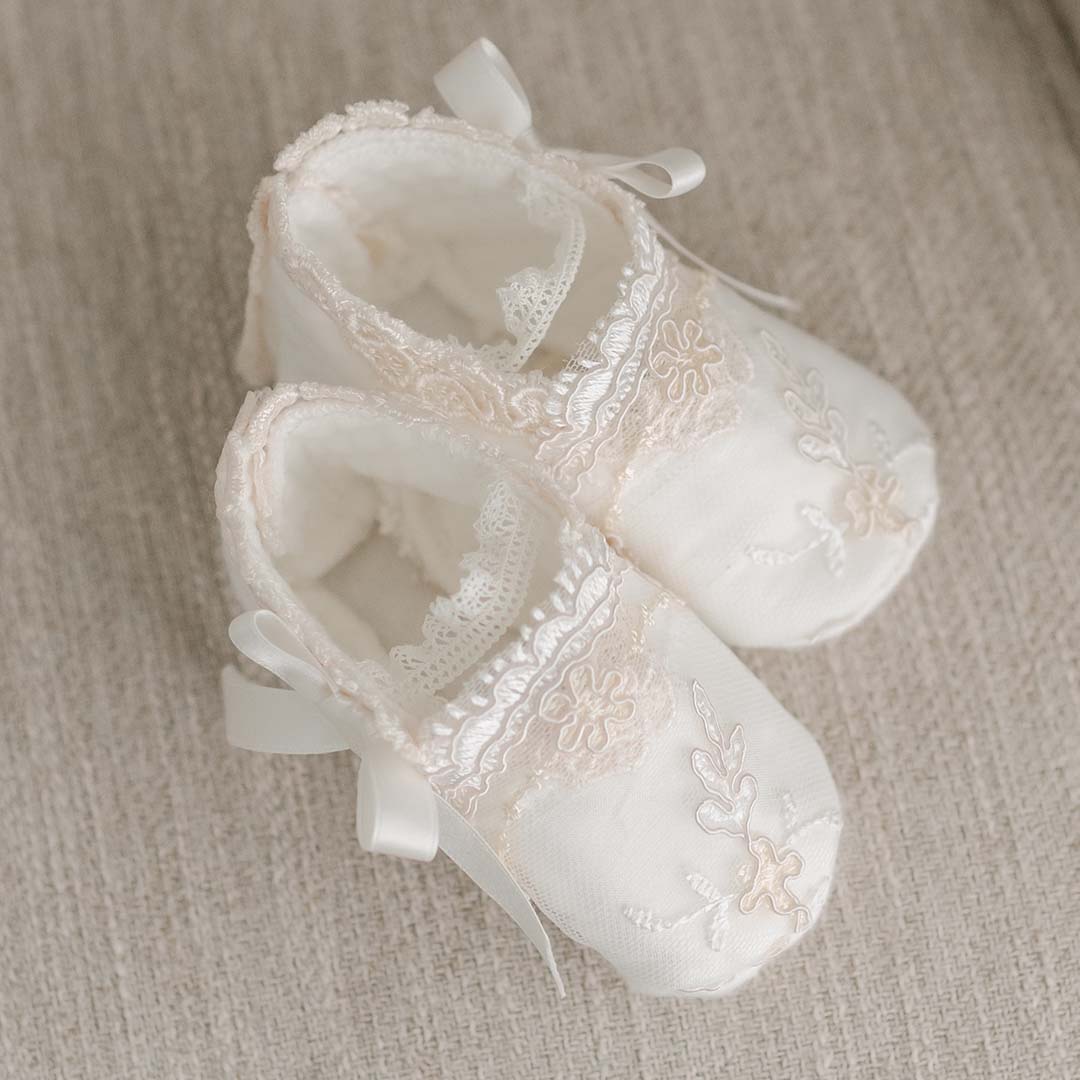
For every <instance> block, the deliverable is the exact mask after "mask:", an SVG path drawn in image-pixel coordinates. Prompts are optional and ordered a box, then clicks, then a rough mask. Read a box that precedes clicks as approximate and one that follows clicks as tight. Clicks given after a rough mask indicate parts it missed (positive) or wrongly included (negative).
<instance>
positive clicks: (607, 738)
mask: <svg viewBox="0 0 1080 1080" xmlns="http://www.w3.org/2000/svg"><path fill="white" fill-rule="evenodd" d="M631 681H632V680H631V678H630V677H629V674H628V673H627V674H623V673H621V672H618V671H607V672H605V673H604V675H603V678H602V679H601V680H600V683H599V685H598V684H597V682H596V673H595V672H594V671H593V669H592V668H591V667H588V666H586V665H580V666H578V667H576V668H574V669H573V671H571V672H570V675H569V677H568V678H567V679H566V681H565V682H564V683H563V685H562V686H561V687H560V688H559V689H558V690H556V691H555V692H554V693H553V694H552V695H551V697H550V698H549V699H548V701H547V702H546V703H545V705H544V707H543V711H542V713H541V715H542V717H543V718H544V719H545V720H546V721H547V722H548V723H549V724H555V725H557V726H558V728H559V749H560V750H563V751H565V752H567V753H572V752H573V751H575V750H577V749H579V748H580V747H581V746H582V745H584V746H585V747H586V748H587V749H588V750H590V751H592V753H594V754H598V753H600V752H601V751H602V750H604V749H605V748H606V747H607V745H608V743H610V742H611V740H612V738H613V737H615V736H616V734H617V733H618V731H619V729H620V728H622V727H624V726H625V725H626V724H628V723H629V722H630V721H631V720H632V719H633V717H634V699H633V688H632V686H631V685H630V683H631Z"/></svg>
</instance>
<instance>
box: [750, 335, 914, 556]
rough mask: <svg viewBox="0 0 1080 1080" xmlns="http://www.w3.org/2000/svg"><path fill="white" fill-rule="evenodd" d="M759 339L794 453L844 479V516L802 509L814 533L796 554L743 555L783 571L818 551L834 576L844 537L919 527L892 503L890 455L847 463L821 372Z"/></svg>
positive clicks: (842, 431)
mask: <svg viewBox="0 0 1080 1080" xmlns="http://www.w3.org/2000/svg"><path fill="white" fill-rule="evenodd" d="M762 340H763V342H764V343H765V347H766V348H767V349H768V351H769V353H770V355H771V356H772V358H773V360H774V361H775V363H776V365H777V367H778V368H780V370H781V371H782V372H783V373H784V375H785V376H786V378H787V381H788V385H787V388H786V389H785V390H784V395H783V396H784V404H785V405H786V406H787V410H788V412H789V413H790V414H791V416H792V417H793V418H794V419H795V421H796V422H797V423H798V425H799V430H800V431H801V434H800V435H799V438H798V441H797V443H796V445H797V446H798V448H799V453H800V454H802V455H803V457H805V458H807V459H808V460H809V461H814V462H820V463H824V464H828V465H831V466H832V467H833V468H835V469H837V470H839V471H840V472H841V473H844V474H845V475H846V476H847V478H848V479H847V487H846V490H844V492H843V495H842V496H841V505H842V506H843V508H844V510H845V511H846V514H845V515H844V516H842V518H841V520H839V521H833V520H832V518H831V517H830V516H829V515H828V514H827V513H826V511H825V510H823V509H822V508H821V507H819V506H813V505H812V504H808V505H804V506H802V507H800V512H801V513H802V515H803V516H804V517H805V518H806V519H807V520H808V521H809V522H810V524H811V526H812V527H813V528H814V530H815V532H816V536H815V538H814V539H812V540H810V541H809V542H808V543H806V544H804V545H803V546H802V547H801V548H799V549H798V550H796V551H780V550H776V549H773V548H762V547H750V548H748V549H747V554H748V555H749V556H750V558H751V559H753V561H754V562H756V563H759V564H761V565H765V566H786V565H789V564H791V563H793V562H795V561H796V560H798V559H801V558H802V557H803V556H805V555H807V554H809V553H810V552H811V551H813V550H815V549H816V548H819V547H821V548H824V551H825V556H826V562H827V565H828V568H829V570H830V572H831V573H832V574H833V576H834V577H840V576H841V575H842V574H843V570H844V564H845V562H846V550H845V536H846V535H848V534H850V535H852V536H855V537H859V538H865V537H867V536H870V535H871V534H873V533H878V532H881V533H908V534H909V535H914V534H917V533H918V531H919V522H918V520H917V519H915V518H911V517H909V516H908V515H907V514H905V513H904V512H903V511H902V510H901V509H900V508H899V507H898V506H897V505H896V503H895V500H896V499H897V498H898V497H899V495H900V478H899V477H898V476H897V475H896V473H895V472H893V471H892V467H891V458H892V456H893V455H891V454H884V453H883V454H882V455H881V464H880V466H878V465H872V464H869V463H867V462H860V461H855V460H853V458H852V456H851V452H850V450H849V448H848V431H847V424H846V423H845V421H844V418H843V416H842V415H841V413H840V411H839V410H838V409H836V408H834V407H832V406H831V405H830V404H829V397H828V392H827V390H826V388H825V380H824V379H823V378H822V376H821V372H820V371H817V370H815V369H813V368H811V369H810V370H808V371H800V370H799V369H798V368H796V367H795V365H794V364H793V363H792V362H791V361H790V360H789V359H788V356H787V354H786V353H785V352H784V349H783V347H782V346H781V345H780V342H778V341H777V340H776V339H775V338H774V337H773V336H772V335H771V334H769V333H767V332H764V331H763V332H762ZM872 430H873V432H874V437H875V442H876V443H877V444H878V447H879V451H880V449H881V447H882V445H883V442H884V433H883V432H881V429H880V428H879V427H877V425H874V426H873V428H872Z"/></svg>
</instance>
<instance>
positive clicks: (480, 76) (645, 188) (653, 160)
mask: <svg viewBox="0 0 1080 1080" xmlns="http://www.w3.org/2000/svg"><path fill="white" fill-rule="evenodd" d="M434 83H435V89H436V90H438V91H439V94H440V95H441V97H442V99H443V101H445V102H446V104H447V106H448V107H449V109H450V111H451V112H452V113H453V114H454V115H455V116H457V117H459V118H460V119H462V120H465V121H467V122H468V123H470V124H473V125H474V126H475V127H480V128H487V129H488V130H490V131H498V132H501V133H502V134H503V135H506V136H508V137H509V138H510V139H513V140H514V141H515V142H518V143H521V144H523V145H525V146H529V147H533V148H538V147H540V146H542V145H543V144H542V143H541V142H540V140H539V138H537V135H536V132H535V130H534V129H533V112H532V106H531V105H530V104H529V98H528V95H527V94H526V93H525V89H524V87H523V86H522V85H521V80H520V79H519V78H518V77H517V74H516V73H515V72H514V69H513V68H512V67H511V66H510V61H509V60H507V59H506V57H505V56H504V55H503V54H502V52H501V51H500V50H499V48H498V47H497V46H496V45H495V44H494V43H493V42H491V41H489V40H488V39H487V38H479V39H478V40H476V41H474V42H473V43H472V44H471V45H469V46H467V47H466V48H464V49H462V51H461V52H459V53H458V54H457V56H455V57H454V58H453V60H451V61H450V62H449V63H448V64H446V65H445V66H444V67H442V68H441V69H440V70H439V71H438V72H436V74H435V78H434ZM552 149H554V150H555V152H556V153H558V154H562V155H563V156H564V157H568V158H571V159H572V160H574V161H577V162H579V163H580V164H582V165H584V166H585V167H586V168H590V169H594V170H595V171H596V172H599V173H601V174H602V175H604V176H606V177H607V178H608V179H609V180H616V181H618V182H619V183H620V184H625V185H626V186H627V187H629V188H632V189H633V190H634V191H636V192H637V193H638V194H639V195H644V196H645V197H646V198H649V199H673V198H675V197H677V196H679V195H685V194H686V193H687V192H689V191H693V190H694V188H696V187H698V186H699V185H700V184H701V182H702V181H703V180H704V179H705V162H704V160H703V159H702V157H701V155H700V154H699V153H697V152H696V151H694V150H689V149H687V148H686V147H685V146H671V147H668V148H667V149H665V150H658V151H657V152H656V153H654V154H647V155H645V156H643V157H642V156H634V155H631V156H624V155H620V154H596V153H590V152H588V151H584V150H569V149H565V148H561V147H554V148H552ZM648 217H649V223H650V224H651V225H652V227H653V228H654V229H655V230H656V232H657V235H658V236H659V237H660V238H661V239H662V240H663V241H664V243H665V244H667V245H668V247H670V248H671V249H672V250H673V251H675V252H676V253H677V254H678V255H679V256H681V257H682V258H683V259H685V260H686V261H687V262H690V263H692V264H693V265H695V266H697V267H698V268H699V269H701V270H704V271H705V272H706V273H709V274H712V275H713V276H714V277H716V278H718V279H719V280H720V281H722V282H724V284H725V285H728V286H729V287H731V288H732V289H735V290H736V292H740V293H742V294H743V295H744V296H747V297H749V298H750V299H752V300H757V301H758V302H759V303H762V304H767V305H769V306H770V307H774V308H779V309H781V310H783V311H796V310H798V304H796V303H795V302H794V301H793V300H790V299H789V298H788V297H786V296H781V295H779V294H778V293H772V292H767V291H766V290H764V289H759V288H757V287H756V286H754V285H749V284H747V283H746V282H745V281H740V280H739V278H736V277H732V275H731V274H727V273H725V272H724V271H723V270H719V269H718V268H717V267H715V266H713V265H712V264H711V263H708V262H706V261H705V260H704V259H702V258H701V257H700V256H698V255H695V254H694V253H693V252H692V251H690V250H689V248H687V247H685V246H684V245H683V244H682V243H680V242H679V241H678V240H677V239H676V238H675V237H674V236H672V234H671V233H670V232H669V231H668V230H667V229H666V228H664V226H663V225H661V224H660V222H658V221H657V220H656V218H655V217H653V215H652V214H648Z"/></svg>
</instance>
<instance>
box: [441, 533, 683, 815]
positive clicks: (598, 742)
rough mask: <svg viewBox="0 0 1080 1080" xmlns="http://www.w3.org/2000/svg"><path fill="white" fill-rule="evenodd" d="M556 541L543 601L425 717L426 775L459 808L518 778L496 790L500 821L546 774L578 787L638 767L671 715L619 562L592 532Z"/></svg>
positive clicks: (664, 683) (469, 809) (472, 806)
mask: <svg viewBox="0 0 1080 1080" xmlns="http://www.w3.org/2000/svg"><path fill="white" fill-rule="evenodd" d="M563 545H564V550H566V551H567V558H566V562H565V564H564V567H563V569H562V570H561V571H560V572H559V574H558V575H557V576H556V579H555V590H554V592H553V593H552V596H551V598H550V600H549V601H548V603H547V604H546V605H545V606H544V607H543V608H538V609H536V610H535V611H534V612H533V613H532V619H531V622H530V624H529V625H527V626H524V627H522V629H521V631H520V637H519V640H518V641H517V642H515V643H514V645H513V646H511V647H510V648H509V649H507V650H506V651H505V652H504V653H503V654H502V655H501V656H500V657H497V658H496V660H495V661H494V662H493V663H492V664H491V665H489V667H488V669H487V670H486V671H485V673H484V674H483V676H482V677H481V678H480V679H479V680H477V681H476V682H475V683H474V685H473V686H471V687H470V688H469V689H468V691H467V692H465V693H463V694H462V695H461V696H460V697H459V699H458V700H457V701H456V702H454V703H453V704H452V705H450V706H448V707H447V709H446V711H445V714H444V715H442V716H438V717H435V718H433V720H432V722H431V725H430V728H429V734H430V742H431V744H433V745H435V746H437V747H440V748H441V749H440V750H439V751H437V758H438V761H437V766H436V768H435V770H434V772H433V773H432V781H433V783H434V784H435V785H436V787H438V789H439V791H440V793H441V794H442V795H443V796H444V797H445V798H448V799H449V800H450V801H451V802H452V803H453V804H454V805H455V806H456V807H457V808H458V809H459V810H461V812H462V813H465V814H469V815H471V814H473V813H474V812H475V811H476V809H477V807H478V804H479V803H480V801H481V800H482V799H484V798H485V796H487V795H488V794H489V792H492V791H493V788H494V787H495V785H496V782H497V781H498V780H499V778H500V777H502V776H503V775H504V774H506V773H507V772H508V771H512V774H513V776H514V777H515V778H517V779H516V780H515V781H514V784H515V785H516V786H515V787H514V788H513V789H510V788H508V787H507V785H505V784H503V785H501V786H500V788H499V793H498V801H499V802H500V803H501V804H502V805H503V806H504V808H505V812H506V815H507V821H509V820H510V818H511V817H512V816H513V814H514V813H515V812H516V809H517V807H518V806H519V805H520V801H521V799H522V798H523V797H524V795H526V794H527V793H528V792H529V791H530V790H535V789H536V788H537V787H539V786H541V785H542V784H543V783H544V782H545V781H547V780H549V779H553V778H558V779H561V780H563V781H564V782H570V783H581V782H584V781H587V780H589V779H592V778H594V777H595V776H598V775H601V774H605V773H608V772H611V771H614V770H621V769H628V768H634V767H635V766H636V765H637V763H638V761H639V760H640V757H641V754H642V753H644V750H645V748H646V746H647V744H648V737H649V734H650V733H652V732H654V731H656V730H659V729H660V728H661V727H662V726H663V725H664V724H666V723H667V721H668V719H669V717H670V715H671V700H672V699H671V690H670V683H669V681H668V678H667V675H666V673H664V672H662V671H660V670H658V669H657V668H656V667H655V666H654V665H653V664H651V662H650V661H649V659H648V654H647V652H646V650H645V648H644V625H645V619H646V613H645V612H644V611H643V610H641V609H640V607H637V608H635V607H634V606H633V605H631V606H630V607H627V606H626V605H624V604H622V603H621V601H620V590H621V584H622V577H623V574H624V573H625V568H624V567H622V566H621V565H620V566H616V562H615V560H616V557H615V556H614V553H613V552H612V551H611V549H610V547H609V546H608V545H607V544H606V543H605V542H604V540H603V537H602V536H600V535H599V534H598V533H596V532H595V531H594V530H592V529H587V530H584V531H583V532H582V533H572V532H564V537H563ZM620 563H621V561H620ZM522 778H523V779H522ZM492 797H493V798H494V797H495V796H494V795H492Z"/></svg>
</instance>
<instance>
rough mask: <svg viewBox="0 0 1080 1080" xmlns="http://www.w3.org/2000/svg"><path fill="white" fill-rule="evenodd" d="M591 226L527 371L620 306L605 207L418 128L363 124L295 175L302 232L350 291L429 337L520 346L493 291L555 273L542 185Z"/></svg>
mask: <svg viewBox="0 0 1080 1080" xmlns="http://www.w3.org/2000/svg"><path fill="white" fill-rule="evenodd" d="M538 190H542V191H544V192H545V193H546V195H545V201H549V200H550V199H551V198H552V197H554V199H556V200H557V201H558V203H559V204H561V205H562V206H563V207H565V208H566V209H567V212H568V213H571V214H573V216H574V217H575V218H577V219H578V220H580V221H581V222H582V223H583V225H584V239H585V243H584V253H583V256H582V260H581V264H580V266H579V268H578V271H577V274H576V276H575V278H574V282H573V285H572V287H571V288H570V291H569V294H568V295H567V297H566V298H565V300H564V301H563V302H562V304H561V306H560V307H559V309H558V311H557V313H556V314H555V317H554V319H553V321H552V322H551V323H550V325H549V327H548V329H547V332H546V335H545V337H544V341H543V343H542V345H541V346H540V348H538V349H537V350H536V352H535V353H534V355H533V357H532V359H531V361H526V365H525V366H529V367H538V368H542V369H544V370H550V371H554V370H557V369H558V368H559V367H561V366H562V365H564V364H565V362H566V361H567V360H568V359H569V357H570V356H571V355H572V354H573V353H574V351H575V350H576V348H577V347H578V345H579V344H580V343H581V341H582V339H583V338H584V337H585V336H586V335H587V334H588V332H589V331H590V330H591V329H592V328H593V326H594V325H595V323H596V321H597V320H598V319H599V318H601V317H602V316H603V315H604V314H605V313H606V312H607V311H608V309H609V308H610V307H611V305H612V304H613V303H614V302H615V299H616V297H617V292H618V283H619V279H620V275H621V273H622V270H623V267H624V266H625V265H626V264H627V262H628V261H629V259H630V255H631V252H630V246H629V242H628V239H627V236H626V231H625V229H624V227H623V226H622V225H621V224H620V223H619V222H618V221H617V220H616V218H615V216H614V214H613V213H612V211H611V210H610V209H608V208H607V207H605V206H604V205H603V204H602V203H600V202H598V201H597V200H595V199H593V198H591V197H589V196H586V195H585V193H584V192H582V191H580V190H578V189H576V188H574V187H572V186H571V185H569V184H566V183H563V182H562V181H560V180H558V179H557V178H555V177H552V176H551V175H550V174H548V173H545V172H542V171H541V170H539V169H534V168H532V167H530V166H528V165H526V164H525V163H524V162H522V160H521V159H520V158H519V157H518V156H517V155H515V154H514V153H512V152H510V151H507V150H504V149H502V148H500V147H491V146H487V145H485V144H481V143H477V142H474V141H472V140H469V139H467V138H463V137H461V136H456V135H450V134H447V133H444V132H432V131H425V130H422V129H419V130H417V129H405V130H395V131H392V132H387V131H358V132H351V133H347V134H344V135H342V136H339V137H338V138H337V139H335V140H334V141H333V142H332V143H330V144H327V145H325V146H324V147H321V148H320V149H319V151H317V152H316V153H315V154H313V155H312V157H311V158H310V159H309V161H308V162H307V163H306V164H305V166H304V168H303V169H302V170H301V171H300V172H299V173H297V174H295V175H294V177H293V178H292V180H291V181H290V193H289V216H290V221H291V223H292V227H293V229H294V232H295V235H296V236H297V238H298V239H299V240H300V242H301V243H302V244H304V246H306V247H307V248H308V249H309V250H311V251H312V252H313V253H314V254H315V255H316V256H317V257H319V258H320V259H321V260H322V261H324V263H325V264H326V265H327V266H329V268H330V269H331V270H332V271H333V273H334V274H335V276H336V277H337V278H338V279H339V280H340V281H341V282H342V283H343V285H344V286H345V287H346V288H347V289H348V290H349V291H350V292H352V293H353V294H354V295H356V296H359V297H361V298H362V299H364V300H366V301H368V302H369V303H371V304H372V305H374V306H375V307H377V308H379V309H382V310H386V311H388V312H390V313H391V314H392V315H394V316H396V317H397V318H399V319H401V320H402V321H403V322H405V323H406V324H407V325H408V326H410V327H411V328H412V329H414V330H416V331H417V332H418V333H420V334H422V335H425V336H427V337H430V338H438V339H443V338H448V337H451V336H453V337H455V338H456V339H457V340H458V341H461V342H462V343H465V344H470V345H474V346H483V345H492V344H498V343H501V342H507V341H512V340H513V339H512V337H511V335H509V334H508V332H507V330H506V327H505V322H504V317H503V311H502V308H501V305H500V302H499V298H498V293H497V290H498V289H499V288H500V286H502V285H503V284H504V283H505V282H506V281H507V279H509V278H510V277H511V275H513V274H516V273H519V272H520V271H522V270H523V269H525V268H527V267H537V268H540V269H547V268H548V267H550V266H551V264H552V262H553V260H554V259H555V253H556V249H557V247H558V245H559V240H560V236H559V229H558V225H557V223H556V224H552V222H551V221H544V223H543V224H538V223H537V220H536V219H537V215H536V213H535V212H530V209H529V205H528V204H529V203H530V202H535V197H536V191H538Z"/></svg>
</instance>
